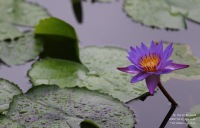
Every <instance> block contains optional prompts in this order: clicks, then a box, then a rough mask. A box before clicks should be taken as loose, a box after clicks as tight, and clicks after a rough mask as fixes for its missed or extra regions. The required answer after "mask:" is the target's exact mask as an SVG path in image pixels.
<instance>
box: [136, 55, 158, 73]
mask: <svg viewBox="0 0 200 128" xmlns="http://www.w3.org/2000/svg"><path fill="white" fill-rule="evenodd" d="M159 64H160V56H158V55H156V54H149V55H145V56H143V57H141V58H140V61H139V65H140V66H142V67H143V70H145V71H148V72H155V71H156V68H157V67H158V65H159Z"/></svg>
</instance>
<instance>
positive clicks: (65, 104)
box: [7, 85, 135, 128]
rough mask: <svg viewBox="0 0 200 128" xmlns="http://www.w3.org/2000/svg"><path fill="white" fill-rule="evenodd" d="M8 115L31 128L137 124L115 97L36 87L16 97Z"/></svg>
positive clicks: (114, 127)
mask: <svg viewBox="0 0 200 128" xmlns="http://www.w3.org/2000/svg"><path fill="white" fill-rule="evenodd" d="M7 115H8V117H10V118H11V119H12V120H15V121H17V122H19V123H20V124H21V125H24V126H25V127H27V128H28V127H47V126H48V127H53V128H58V127H62V128H70V127H73V128H80V126H79V124H80V123H81V122H82V121H85V122H94V123H95V124H97V125H98V126H99V127H101V128H102V127H109V128H119V127H123V128H132V127H133V126H134V123H135V121H134V119H133V115H132V112H131V111H130V110H129V109H128V108H127V107H125V106H124V105H123V104H122V103H121V102H119V101H118V100H116V99H114V98H112V97H111V96H107V95H104V94H100V93H99V92H97V91H89V90H87V89H85V88H64V89H60V88H59V87H58V86H54V85H49V86H48V85H45V86H44V85H43V86H38V87H33V88H32V89H30V90H29V91H28V92H27V93H26V94H25V95H18V96H15V97H14V100H13V102H12V103H11V104H10V109H9V111H8V114H7ZM94 123H93V124H94Z"/></svg>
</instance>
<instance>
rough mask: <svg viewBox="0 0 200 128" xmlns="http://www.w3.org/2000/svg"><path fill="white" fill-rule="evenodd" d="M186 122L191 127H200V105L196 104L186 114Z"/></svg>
mask: <svg viewBox="0 0 200 128" xmlns="http://www.w3.org/2000/svg"><path fill="white" fill-rule="evenodd" d="M185 120H186V122H187V123H188V125H189V126H190V127H191V128H199V127H200V105H196V106H194V107H193V108H191V109H190V112H188V113H187V114H186V118H185Z"/></svg>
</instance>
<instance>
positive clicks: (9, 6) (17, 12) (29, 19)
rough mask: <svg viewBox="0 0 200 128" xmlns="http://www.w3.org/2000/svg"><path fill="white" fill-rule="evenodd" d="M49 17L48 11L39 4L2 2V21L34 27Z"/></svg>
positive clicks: (14, 1)
mask: <svg viewBox="0 0 200 128" xmlns="http://www.w3.org/2000/svg"><path fill="white" fill-rule="evenodd" d="M47 17H49V14H48V13H47V11H46V10H45V9H44V8H43V7H40V6H38V5H37V4H33V3H28V2H25V1H24V0H0V20H2V21H6V22H10V23H14V24H19V25H26V26H34V25H36V24H38V22H39V21H40V20H41V19H44V18H47Z"/></svg>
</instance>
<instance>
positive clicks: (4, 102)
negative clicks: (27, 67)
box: [0, 79, 22, 113]
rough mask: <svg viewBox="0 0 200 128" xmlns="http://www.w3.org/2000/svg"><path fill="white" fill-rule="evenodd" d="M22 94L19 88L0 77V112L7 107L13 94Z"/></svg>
mask: <svg viewBox="0 0 200 128" xmlns="http://www.w3.org/2000/svg"><path fill="white" fill-rule="evenodd" d="M18 94H22V91H21V89H20V88H19V87H18V86H17V85H15V84H14V83H11V82H9V81H7V80H4V79H0V113H2V112H4V111H6V110H7V109H8V108H9V104H10V102H11V101H12V99H13V96H15V95H18Z"/></svg>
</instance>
